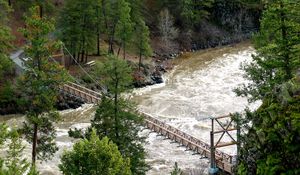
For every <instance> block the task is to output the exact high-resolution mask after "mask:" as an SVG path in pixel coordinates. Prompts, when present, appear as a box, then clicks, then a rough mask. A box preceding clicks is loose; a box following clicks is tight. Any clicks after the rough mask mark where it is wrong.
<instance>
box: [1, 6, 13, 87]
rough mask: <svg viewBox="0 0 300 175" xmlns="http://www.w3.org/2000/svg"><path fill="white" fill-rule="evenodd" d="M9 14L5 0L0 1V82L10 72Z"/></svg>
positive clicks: (10, 36) (9, 10) (10, 39)
mask: <svg viewBox="0 0 300 175" xmlns="http://www.w3.org/2000/svg"><path fill="white" fill-rule="evenodd" d="M10 12H11V9H10V7H9V6H8V4H7V1H6V0H0V81H1V80H2V77H3V75H4V73H6V72H11V70H12V67H13V65H12V62H11V60H10V59H9V49H11V48H12V45H11V42H12V39H13V37H12V35H11V31H10V28H9V27H8V26H7V22H8V14H9V13H10Z"/></svg>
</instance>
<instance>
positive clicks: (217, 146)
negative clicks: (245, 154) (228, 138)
mask: <svg viewBox="0 0 300 175" xmlns="http://www.w3.org/2000/svg"><path fill="white" fill-rule="evenodd" d="M236 144H237V143H236V142H228V143H223V144H218V145H216V146H215V147H216V148H221V147H224V146H230V145H236Z"/></svg>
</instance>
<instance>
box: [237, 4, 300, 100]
mask: <svg viewBox="0 0 300 175" xmlns="http://www.w3.org/2000/svg"><path fill="white" fill-rule="evenodd" d="M297 1H298V0H297ZM297 1H284V0H276V1H272V2H269V3H267V9H266V10H265V11H264V13H263V17H262V20H261V29H260V31H259V33H258V34H257V35H256V36H255V38H254V43H255V48H256V49H257V55H255V56H253V59H254V61H253V62H252V63H251V64H248V65H245V66H244V70H245V71H246V78H247V79H249V80H250V82H252V83H249V84H247V85H244V86H243V87H242V88H240V89H238V90H236V92H237V94H238V95H241V96H248V97H249V98H250V100H251V101H255V100H261V99H263V98H264V96H265V95H266V93H268V92H270V91H272V89H273V88H274V86H275V85H278V84H281V83H284V82H286V81H288V80H290V79H291V78H292V75H293V73H294V72H295V70H296V69H297V68H298V67H299V66H300V59H299V55H300V47H299V41H300V37H299V32H300V22H299V19H298V16H299V15H300V10H299V9H300V5H299V1H298V2H297Z"/></svg>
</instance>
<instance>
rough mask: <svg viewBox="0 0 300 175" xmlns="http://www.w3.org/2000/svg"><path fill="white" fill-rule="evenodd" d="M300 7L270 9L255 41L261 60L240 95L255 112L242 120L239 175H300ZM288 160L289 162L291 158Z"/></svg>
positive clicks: (274, 4)
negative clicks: (299, 71) (255, 105)
mask: <svg viewBox="0 0 300 175" xmlns="http://www.w3.org/2000/svg"><path fill="white" fill-rule="evenodd" d="M299 9H300V3H299V1H298V0H297V1H285V0H275V1H268V2H267V3H266V9H265V11H264V12H263V16H262V19H261V28H260V31H259V33H258V34H257V35H256V36H255V39H254V41H255V47H256V49H257V54H256V55H255V56H253V60H254V61H253V62H252V63H250V64H249V65H246V66H245V67H244V69H245V71H246V78H248V79H249V80H250V83H249V84H247V85H244V86H243V87H242V88H240V89H238V90H236V92H237V94H238V95H243V96H248V97H250V100H251V101H255V100H261V101H262V102H263V103H262V105H261V106H260V107H259V108H258V109H257V110H256V111H254V112H250V111H249V110H246V116H245V117H240V118H239V123H240V124H241V128H242V131H243V130H245V131H246V132H245V133H242V134H241V137H240V138H241V140H240V151H239V155H240V157H239V165H238V169H237V173H238V174H299V173H300V171H299V169H300V164H299V157H300V155H299V152H300V147H299V144H297V142H299V138H300V137H299V127H300V125H299V116H300V108H299V105H300V99H299V89H300V88H299V85H300V81H299V76H298V77H297V78H293V77H295V76H294V75H296V71H297V69H299V67H300V59H299V55H300V50H299V49H300V47H299V41H300V38H299V33H300V22H299V18H298V17H299V15H300V13H299ZM287 157H288V158H287Z"/></svg>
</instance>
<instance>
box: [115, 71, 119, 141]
mask: <svg viewBox="0 0 300 175" xmlns="http://www.w3.org/2000/svg"><path fill="white" fill-rule="evenodd" d="M115 74H117V67H116V65H115ZM117 76H118V75H117ZM117 76H116V82H115V96H114V105H115V109H114V113H115V115H114V116H115V135H116V140H119V120H118V87H119V81H118V77H117ZM116 144H117V145H118V143H116Z"/></svg>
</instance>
